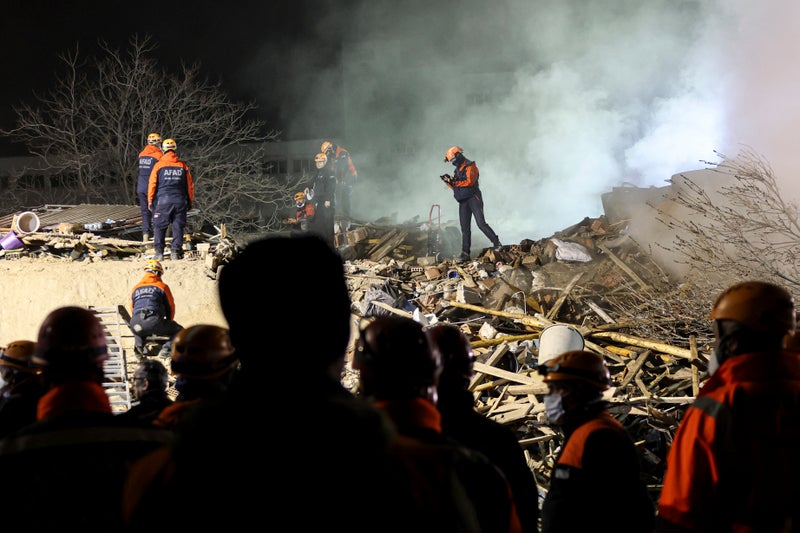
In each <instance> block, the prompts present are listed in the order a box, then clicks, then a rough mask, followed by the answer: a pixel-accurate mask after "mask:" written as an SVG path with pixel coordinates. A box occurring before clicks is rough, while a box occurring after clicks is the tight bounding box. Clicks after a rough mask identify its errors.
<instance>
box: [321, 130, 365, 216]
mask: <svg viewBox="0 0 800 533" xmlns="http://www.w3.org/2000/svg"><path fill="white" fill-rule="evenodd" d="M319 151H320V152H322V153H323V154H325V155H326V156H327V158H328V161H329V162H331V163H333V166H334V169H335V173H336V209H337V210H338V211H339V212H340V213H341V214H342V215H344V216H347V217H349V216H350V215H351V214H352V213H351V212H350V196H351V195H352V193H353V186H354V185H355V184H356V182H358V171H357V170H356V167H355V165H354V164H353V159H352V158H351V157H350V152H348V151H347V150H345V149H344V148H342V147H341V146H339V145H338V144H335V143H332V142H331V141H324V142H323V143H322V145H320V147H319Z"/></svg>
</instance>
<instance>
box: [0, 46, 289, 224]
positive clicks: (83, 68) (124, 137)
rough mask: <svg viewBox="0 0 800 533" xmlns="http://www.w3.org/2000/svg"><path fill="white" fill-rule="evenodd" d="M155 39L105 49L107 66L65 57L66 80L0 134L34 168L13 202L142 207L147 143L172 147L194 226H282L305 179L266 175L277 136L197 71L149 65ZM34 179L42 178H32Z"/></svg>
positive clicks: (60, 76) (19, 182)
mask: <svg viewBox="0 0 800 533" xmlns="http://www.w3.org/2000/svg"><path fill="white" fill-rule="evenodd" d="M156 48H157V46H156V44H155V42H154V41H153V40H152V39H151V38H150V37H143V38H140V37H138V36H133V37H132V38H131V39H130V41H129V48H128V50H127V51H124V52H121V51H118V50H114V49H112V48H111V47H109V46H108V45H107V44H106V43H104V42H101V43H100V57H98V58H92V59H86V60H85V59H83V58H82V57H81V55H80V54H79V50H78V48H77V47H76V49H75V50H74V51H72V52H69V53H66V54H63V55H61V56H59V59H61V61H62V64H63V67H64V68H63V72H59V73H57V75H56V78H55V86H54V88H53V89H52V90H51V91H50V92H49V93H48V94H46V95H35V100H36V104H35V105H32V104H28V103H23V104H21V105H19V106H18V107H15V112H16V114H17V122H16V126H15V127H14V128H13V129H11V130H10V131H0V134H2V135H6V136H9V137H11V138H12V139H14V140H15V141H18V142H22V143H24V144H25V145H26V146H27V147H28V150H29V151H30V153H31V154H32V155H34V156H36V157H37V160H38V161H37V164H36V168H30V169H26V170H24V171H22V172H21V173H20V174H19V175H18V176H16V177H15V179H14V180H12V183H11V187H10V188H11V189H12V190H11V191H9V194H10V195H11V197H13V198H16V199H21V198H26V199H28V201H29V202H30V201H31V199H33V200H35V201H37V202H39V203H59V204H64V203H67V204H72V203H121V204H136V203H137V200H136V192H135V188H136V174H137V155H138V153H139V151H140V150H141V149H142V147H143V146H144V144H145V141H146V138H147V134H148V133H150V132H153V131H157V132H159V133H161V134H162V137H164V138H173V139H175V140H176V142H177V145H178V154H179V156H180V158H181V159H183V160H184V161H186V162H187V163H188V164H189V167H190V169H191V172H192V175H193V177H194V181H195V207H197V208H198V210H199V212H198V214H197V216H195V217H193V221H194V222H193V224H196V225H197V226H198V227H202V226H203V225H206V224H222V223H224V224H226V226H227V227H228V229H229V230H230V231H268V230H271V229H275V227H277V225H278V224H279V221H280V216H279V211H280V208H283V207H286V206H287V205H288V204H289V203H290V202H289V201H288V200H287V199H289V200H290V199H291V197H292V194H293V193H294V191H295V190H297V187H298V186H299V184H300V182H301V181H302V180H304V179H305V177H304V176H294V177H291V176H290V177H289V178H285V179H283V180H281V179H278V178H277V177H276V176H273V175H271V174H270V169H268V168H264V161H263V144H264V143H265V142H268V141H271V140H275V139H276V138H277V137H278V133H277V132H275V131H269V132H267V133H262V132H263V131H264V124H263V123H262V122H260V121H258V120H253V119H251V118H249V117H248V115H249V113H251V112H252V111H253V110H254V109H255V105H254V104H252V103H251V104H240V103H235V102H232V101H230V99H229V98H228V97H227V95H226V94H225V93H224V92H223V91H222V90H221V88H220V84H219V83H211V82H210V81H208V80H207V79H204V78H202V77H201V75H200V68H199V65H197V64H195V65H191V66H189V65H183V66H182V69H181V72H180V73H178V74H171V73H168V72H166V71H165V70H163V69H161V68H159V66H158V63H157V61H155V60H154V59H153V58H152V55H153V52H154V51H155V50H156ZM34 177H35V178H34Z"/></svg>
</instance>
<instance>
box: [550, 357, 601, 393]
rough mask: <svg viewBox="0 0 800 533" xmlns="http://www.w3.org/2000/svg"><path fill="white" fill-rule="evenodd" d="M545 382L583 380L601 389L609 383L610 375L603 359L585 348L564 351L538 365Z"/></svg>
mask: <svg viewBox="0 0 800 533" xmlns="http://www.w3.org/2000/svg"><path fill="white" fill-rule="evenodd" d="M539 373H541V374H544V379H543V381H544V382H545V383H553V382H556V381H573V380H579V381H585V382H586V383H589V384H591V385H593V386H595V387H596V388H598V389H600V390H601V391H604V390H606V389H607V388H608V387H609V386H610V385H611V375H610V374H609V372H608V367H606V363H605V361H603V358H602V357H600V356H599V355H597V354H595V353H592V352H587V351H585V350H574V351H571V352H564V353H562V354H561V355H557V356H556V357H554V358H552V359H550V360H549V361H547V363H545V364H543V365H539Z"/></svg>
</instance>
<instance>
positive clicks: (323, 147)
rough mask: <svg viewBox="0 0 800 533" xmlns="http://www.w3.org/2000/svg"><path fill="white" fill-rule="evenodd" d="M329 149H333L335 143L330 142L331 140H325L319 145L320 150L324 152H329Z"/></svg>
mask: <svg viewBox="0 0 800 533" xmlns="http://www.w3.org/2000/svg"><path fill="white" fill-rule="evenodd" d="M328 150H333V143H332V142H330V141H325V142H324V143H322V145H321V146H320V147H319V151H320V152H322V153H323V154H327V153H328Z"/></svg>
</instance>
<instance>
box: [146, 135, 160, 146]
mask: <svg viewBox="0 0 800 533" xmlns="http://www.w3.org/2000/svg"><path fill="white" fill-rule="evenodd" d="M147 144H153V145H155V146H158V145H159V144H161V135H160V134H158V133H151V134H150V135H148V136H147Z"/></svg>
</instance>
